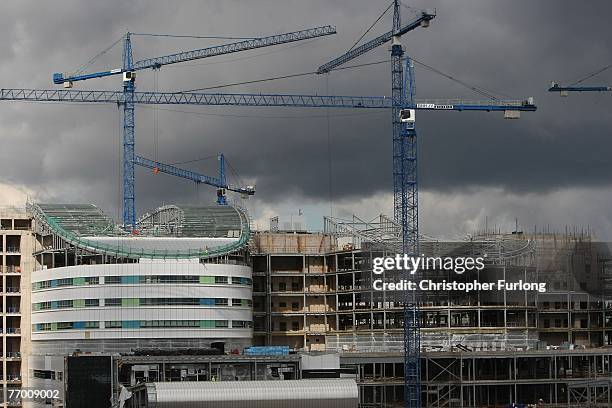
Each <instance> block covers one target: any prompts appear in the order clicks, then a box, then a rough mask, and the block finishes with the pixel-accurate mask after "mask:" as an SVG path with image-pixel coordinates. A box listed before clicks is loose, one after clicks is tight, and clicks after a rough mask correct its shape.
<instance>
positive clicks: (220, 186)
mask: <svg viewBox="0 0 612 408" xmlns="http://www.w3.org/2000/svg"><path fill="white" fill-rule="evenodd" d="M218 159H219V176H218V177H210V176H205V175H203V174H199V173H196V172H194V171H191V170H185V169H181V168H179V167H176V166H174V165H172V164H167V163H162V162H159V161H155V160H151V159H147V158H145V157H142V156H138V155H135V156H134V164H135V165H137V166H141V167H145V168H148V169H151V170H153V172H154V173H156V174H157V173H158V172H162V173H165V174H169V175H171V176H176V177H181V178H184V179H187V180H191V181H194V182H196V183H197V184H207V185H209V186H213V187H216V188H217V204H219V205H227V197H226V191H233V192H236V193H240V194H242V195H243V196H246V197H248V196H252V195H254V194H255V186H244V187H242V186H235V185H232V184H228V183H227V180H226V177H225V156H224V155H223V153H221V154H220V155H219V157H218Z"/></svg>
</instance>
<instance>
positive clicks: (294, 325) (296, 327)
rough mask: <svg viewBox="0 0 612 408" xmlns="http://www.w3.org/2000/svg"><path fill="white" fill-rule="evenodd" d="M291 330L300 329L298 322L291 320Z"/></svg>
mask: <svg viewBox="0 0 612 408" xmlns="http://www.w3.org/2000/svg"><path fill="white" fill-rule="evenodd" d="M291 330H292V331H299V330H300V322H291Z"/></svg>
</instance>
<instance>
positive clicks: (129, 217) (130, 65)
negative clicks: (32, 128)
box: [53, 26, 336, 230]
mask: <svg viewBox="0 0 612 408" xmlns="http://www.w3.org/2000/svg"><path fill="white" fill-rule="evenodd" d="M335 33H336V29H335V28H334V27H332V26H323V27H316V28H311V29H307V30H300V31H294V32H290V33H285V34H277V35H272V36H268V37H261V38H252V39H246V40H242V41H238V42H234V43H230V44H224V45H219V46H212V47H206V48H200V49H196V50H191V51H183V52H178V53H174V54H169V55H164V56H160V57H154V58H146V59H143V60H140V61H133V57H132V36H133V35H135V34H132V33H130V32H128V33H126V34H125V36H124V38H123V54H122V55H123V67H122V68H116V69H110V70H105V71H100V72H94V73H88V74H79V75H72V76H70V75H69V76H64V74H62V73H55V74H53V83H55V84H57V85H63V86H64V87H65V88H71V87H73V85H74V83H75V82H79V81H85V80H89V79H94V78H104V77H108V76H114V75H122V77H123V96H124V97H123V225H124V228H129V229H132V230H133V229H134V228H135V226H136V204H135V196H134V182H135V180H134V158H135V136H134V131H135V117H134V108H135V105H134V92H135V89H136V86H135V80H136V72H137V71H140V70H144V69H160V68H161V67H163V66H165V65H170V64H177V63H181V62H186V61H193V60H198V59H202V58H208V57H214V56H218V55H225V54H231V53H236V52H241V51H247V50H254V49H257V48H262V47H269V46H273V45H279V44H286V43H290V42H295V41H302V40H307V39H311V38H317V37H322V36H327V35H332V34H335ZM136 35H137V34H136Z"/></svg>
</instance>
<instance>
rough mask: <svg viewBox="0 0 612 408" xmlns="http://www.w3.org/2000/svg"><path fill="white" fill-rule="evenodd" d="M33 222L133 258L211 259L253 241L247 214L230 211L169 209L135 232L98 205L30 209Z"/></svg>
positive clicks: (87, 245)
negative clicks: (34, 220) (118, 223)
mask: <svg viewBox="0 0 612 408" xmlns="http://www.w3.org/2000/svg"><path fill="white" fill-rule="evenodd" d="M28 209H29V210H30V212H31V213H32V215H33V217H34V218H35V219H36V220H37V221H38V222H39V223H40V224H41V226H42V227H43V228H45V229H46V230H48V232H51V233H53V234H55V235H57V236H59V237H60V238H62V239H63V240H65V241H66V242H69V243H71V244H73V245H75V246H77V247H80V248H83V249H87V250H89V251H92V252H98V253H104V254H108V255H112V256H119V257H129V258H210V257H215V256H220V255H225V254H228V253H231V252H234V251H237V250H239V249H241V248H243V247H244V246H245V245H246V243H247V242H248V240H249V238H250V234H251V231H250V227H249V218H248V215H247V213H246V211H245V210H243V209H240V208H238V207H235V206H230V205H224V206H221V205H207V206H175V205H169V206H163V207H160V208H158V209H156V210H154V211H152V212H150V213H147V214H145V215H144V216H142V217H141V218H140V220H139V221H138V223H137V228H136V230H135V231H134V232H128V231H126V230H124V229H123V228H122V227H121V226H119V225H117V224H116V223H115V222H114V221H113V220H112V219H111V218H110V217H108V216H107V215H105V214H104V213H103V212H102V210H100V209H99V208H98V207H96V206H94V205H92V204H29V206H28Z"/></svg>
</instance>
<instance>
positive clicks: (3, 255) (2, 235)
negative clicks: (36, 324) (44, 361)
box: [0, 207, 33, 406]
mask: <svg viewBox="0 0 612 408" xmlns="http://www.w3.org/2000/svg"><path fill="white" fill-rule="evenodd" d="M0 242H1V245H0V272H1V276H2V291H1V295H2V311H3V313H2V328H1V329H0V332H1V333H2V346H1V347H2V351H1V353H0V354H1V355H2V372H1V373H0V379H1V380H2V388H3V392H2V405H3V406H19V405H20V404H21V401H20V400H19V399H18V398H11V394H12V392H11V390H18V389H21V388H22V387H23V386H26V385H27V383H26V382H25V381H24V375H23V374H24V373H25V372H27V362H26V361H25V360H24V359H22V356H23V355H24V353H27V351H28V349H29V342H28V338H29V336H28V335H29V330H28V327H29V324H28V322H29V315H28V313H27V312H26V311H27V310H29V308H28V304H29V298H28V297H27V292H28V291H27V290H26V291H25V292H26V296H25V297H24V298H22V293H23V292H24V290H23V289H24V288H27V286H28V284H29V277H30V272H31V270H32V268H33V262H32V257H31V254H32V242H33V239H32V232H31V220H30V217H29V216H28V214H27V212H26V210H25V208H9V207H6V208H0Z"/></svg>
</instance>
